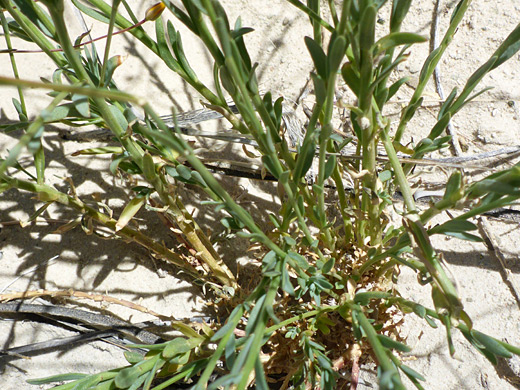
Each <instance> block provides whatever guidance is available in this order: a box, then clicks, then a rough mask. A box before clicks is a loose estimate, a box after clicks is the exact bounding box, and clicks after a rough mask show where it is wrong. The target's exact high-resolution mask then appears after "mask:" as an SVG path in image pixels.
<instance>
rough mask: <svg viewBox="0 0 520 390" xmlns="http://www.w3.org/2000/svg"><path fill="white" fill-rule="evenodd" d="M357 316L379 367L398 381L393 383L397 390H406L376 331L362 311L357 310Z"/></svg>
mask: <svg viewBox="0 0 520 390" xmlns="http://www.w3.org/2000/svg"><path fill="white" fill-rule="evenodd" d="M356 314H357V317H358V320H359V325H361V328H362V329H363V331H364V332H365V335H366V336H367V339H368V341H369V343H370V345H371V346H372V351H373V352H374V355H375V356H376V359H377V362H378V364H379V367H381V369H382V371H383V373H386V372H389V373H391V375H392V376H393V377H394V378H396V379H397V381H392V384H393V385H394V386H395V387H394V388H395V389H399V390H405V387H404V386H403V384H402V383H401V381H400V380H399V372H398V371H397V369H396V368H395V366H394V364H393V363H392V361H391V360H390V359H389V358H388V356H387V354H386V349H385V347H383V345H382V344H381V342H380V341H379V338H378V337H377V332H376V330H375V329H374V327H373V326H372V324H371V323H370V322H369V321H368V319H367V318H366V317H365V314H364V313H363V311H362V310H361V309H359V310H356Z"/></svg>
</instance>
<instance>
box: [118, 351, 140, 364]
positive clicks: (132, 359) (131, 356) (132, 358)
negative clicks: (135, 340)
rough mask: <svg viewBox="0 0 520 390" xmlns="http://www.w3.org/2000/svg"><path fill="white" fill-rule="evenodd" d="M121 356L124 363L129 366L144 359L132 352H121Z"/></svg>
mask: <svg viewBox="0 0 520 390" xmlns="http://www.w3.org/2000/svg"><path fill="white" fill-rule="evenodd" d="M123 355H124V356H125V359H126V361H127V362H128V363H130V364H134V363H139V362H140V361H141V360H143V359H144V356H143V355H142V354H140V353H139V352H134V351H125V352H123Z"/></svg>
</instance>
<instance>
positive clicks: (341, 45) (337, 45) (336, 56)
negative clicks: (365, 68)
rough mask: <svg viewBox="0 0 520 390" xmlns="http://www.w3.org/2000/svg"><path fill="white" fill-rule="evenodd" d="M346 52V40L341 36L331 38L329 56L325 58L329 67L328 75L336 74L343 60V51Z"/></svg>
mask: <svg viewBox="0 0 520 390" xmlns="http://www.w3.org/2000/svg"><path fill="white" fill-rule="evenodd" d="M346 50H347V40H346V39H345V37H343V36H341V35H340V36H337V35H333V38H331V43H330V48H329V55H328V57H327V60H328V65H329V70H328V72H329V74H331V73H336V72H337V71H338V68H339V66H340V64H341V61H343V58H345V51H346Z"/></svg>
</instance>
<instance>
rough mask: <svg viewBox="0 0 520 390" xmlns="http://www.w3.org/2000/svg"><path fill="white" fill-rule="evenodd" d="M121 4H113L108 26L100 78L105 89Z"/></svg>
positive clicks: (118, 0)
mask: <svg viewBox="0 0 520 390" xmlns="http://www.w3.org/2000/svg"><path fill="white" fill-rule="evenodd" d="M120 3H121V0H114V1H113V2H112V11H111V13H110V22H109V24H108V31H107V40H106V43H105V54H104V56H103V66H102V67H101V72H100V76H99V86H100V87H104V86H105V73H106V71H107V64H108V56H109V55H110V44H111V43H112V33H113V32H114V23H115V19H116V16H117V13H118V12H117V10H118V7H119V4H120Z"/></svg>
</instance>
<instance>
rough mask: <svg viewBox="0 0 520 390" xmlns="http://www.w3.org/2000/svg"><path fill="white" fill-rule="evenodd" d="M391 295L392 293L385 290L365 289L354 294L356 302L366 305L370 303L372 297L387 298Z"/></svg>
mask: <svg viewBox="0 0 520 390" xmlns="http://www.w3.org/2000/svg"><path fill="white" fill-rule="evenodd" d="M389 297H391V294H389V293H386V292H384V291H365V292H360V293H357V294H356V295H355V296H354V302H356V303H358V304H360V305H361V306H366V305H368V304H369V303H370V300H371V299H385V298H389Z"/></svg>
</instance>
